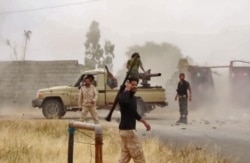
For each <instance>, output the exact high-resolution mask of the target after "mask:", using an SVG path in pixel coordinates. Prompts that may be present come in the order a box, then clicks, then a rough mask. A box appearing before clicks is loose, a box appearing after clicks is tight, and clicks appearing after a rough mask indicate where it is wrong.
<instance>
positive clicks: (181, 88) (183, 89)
mask: <svg viewBox="0 0 250 163" xmlns="http://www.w3.org/2000/svg"><path fill="white" fill-rule="evenodd" d="M189 88H190V84H189V82H187V81H186V80H183V81H179V83H178V86H177V90H176V91H177V94H178V95H179V96H183V95H186V96H187V95H188V93H187V90H188V89H189Z"/></svg>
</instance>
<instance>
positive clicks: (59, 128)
mask: <svg viewBox="0 0 250 163" xmlns="http://www.w3.org/2000/svg"><path fill="white" fill-rule="evenodd" d="M67 129H68V121H63V120H1V123H0V131H1V135H0V162H7V163H8V162H9V163H33V162H36V163H40V162H41V163H43V162H46V163H50V162H51V163H54V162H67V152H68V151H67V150H68V131H67ZM103 139H104V144H103V162H104V163H113V162H114V163H115V162H117V160H118V158H119V154H120V146H119V145H120V138H119V134H118V130H117V129H116V128H114V127H113V126H110V125H105V126H104V138H103ZM142 142H143V148H144V152H145V155H146V160H147V162H148V163H188V162H190V163H191V162H192V163H224V162H233V161H232V160H227V159H225V158H222V157H221V156H219V155H218V154H217V153H216V150H203V149H198V150H197V149H196V147H195V146H192V145H189V146H186V147H183V148H182V149H181V150H177V149H175V148H172V147H170V146H167V145H166V144H164V143H163V142H162V141H161V140H159V139H158V138H156V137H145V138H143V139H142ZM93 144H94V133H93V132H91V131H83V130H76V131H75V143H74V162H75V163H78V162H79V163H80V162H94V145H93ZM131 162H132V161H131Z"/></svg>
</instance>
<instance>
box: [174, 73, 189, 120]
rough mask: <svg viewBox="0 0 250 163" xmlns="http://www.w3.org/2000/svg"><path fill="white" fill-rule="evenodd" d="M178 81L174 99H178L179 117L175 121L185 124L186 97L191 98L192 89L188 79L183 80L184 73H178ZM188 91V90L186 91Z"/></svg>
mask: <svg viewBox="0 0 250 163" xmlns="http://www.w3.org/2000/svg"><path fill="white" fill-rule="evenodd" d="M179 79H180V81H179V82H178V86H177V90H176V91H177V94H176V96H175V101H176V100H177V99H178V100H179V111H180V119H179V120H178V121H177V123H185V124H187V116H188V99H189V101H191V100H192V91H191V87H190V84H189V82H188V81H186V80H185V74H184V73H180V75H179ZM188 91H189V92H188Z"/></svg>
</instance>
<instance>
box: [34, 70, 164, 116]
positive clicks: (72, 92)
mask: <svg viewBox="0 0 250 163" xmlns="http://www.w3.org/2000/svg"><path fill="white" fill-rule="evenodd" d="M86 75H92V76H93V77H94V81H93V84H94V85H95V86H96V88H97V90H98V100H97V109H110V108H111V107H112V104H113V102H114V99H115V97H116V95H117V93H118V90H119V88H117V85H118V84H117V83H116V84H114V83H112V82H111V84H110V81H111V80H110V72H109V71H106V70H105V69H103V70H88V71H85V72H84V73H83V74H82V75H80V76H79V78H78V79H77V80H76V81H75V82H74V84H72V85H70V86H55V87H50V88H44V89H39V90H38V91H37V94H36V99H34V100H32V106H33V107H38V108H40V109H42V113H43V115H44V116H45V117H46V118H47V119H60V118H61V117H63V116H64V115H65V114H66V113H67V112H68V111H78V110H79V109H80V108H79V107H78V94H79V88H80V87H81V85H82V79H83V77H84V76H86ZM160 75H161V74H150V70H149V71H148V72H147V73H143V74H140V78H141V80H140V81H142V83H141V86H138V90H137V93H136V97H137V109H138V113H139V114H140V115H143V114H144V113H146V112H150V111H151V110H153V109H155V108H156V107H157V106H159V107H164V106H166V105H167V102H166V98H165V89H163V88H162V87H161V86H154V87H152V86H150V84H149V83H148V81H149V80H150V78H151V77H155V76H160ZM111 76H112V77H113V75H111ZM116 81H117V80H116Z"/></svg>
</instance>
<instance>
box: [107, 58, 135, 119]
mask: <svg viewBox="0 0 250 163" xmlns="http://www.w3.org/2000/svg"><path fill="white" fill-rule="evenodd" d="M137 58H138V55H136V56H135V57H134V59H133V61H132V63H131V66H130V68H129V70H128V73H127V74H126V76H125V79H124V81H123V83H122V85H121V86H120V89H119V91H118V93H117V94H116V97H115V101H114V103H113V105H112V108H111V110H110V111H109V113H108V115H107V117H106V118H105V120H106V121H111V117H112V114H113V112H114V110H115V107H116V105H117V103H118V97H119V95H120V94H121V93H122V92H123V91H124V89H125V87H126V86H125V84H126V81H127V80H128V77H129V75H130V73H131V71H132V68H133V67H134V65H135V63H136V61H137Z"/></svg>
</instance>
